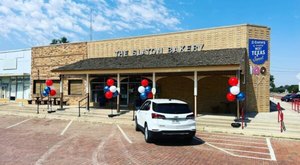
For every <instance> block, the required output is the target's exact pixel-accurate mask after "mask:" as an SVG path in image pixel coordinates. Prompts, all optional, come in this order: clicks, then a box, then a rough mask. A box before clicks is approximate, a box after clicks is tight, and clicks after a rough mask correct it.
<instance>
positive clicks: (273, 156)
mask: <svg viewBox="0 0 300 165" xmlns="http://www.w3.org/2000/svg"><path fill="white" fill-rule="evenodd" d="M266 141H267V144H268V148H269V151H270V155H271V159H272V160H274V161H276V156H275V152H274V150H273V148H272V144H271V141H270V138H266Z"/></svg>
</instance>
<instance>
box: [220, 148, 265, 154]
mask: <svg viewBox="0 0 300 165" xmlns="http://www.w3.org/2000/svg"><path fill="white" fill-rule="evenodd" d="M223 149H224V150H226V151H236V152H245V153H252V154H261V155H270V153H266V152H254V151H245V150H237V149H231V148H223Z"/></svg>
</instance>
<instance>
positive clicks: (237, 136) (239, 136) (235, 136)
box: [199, 133, 265, 142]
mask: <svg viewBox="0 0 300 165" xmlns="http://www.w3.org/2000/svg"><path fill="white" fill-rule="evenodd" d="M199 135H200V136H201V137H208V136H213V137H219V138H227V139H241V138H242V139H245V140H246V139H250V140H252V141H261V142H262V141H264V140H265V139H264V138H258V137H255V139H254V138H252V137H245V136H244V135H235V134H233V135H232V136H234V137H232V136H222V134H220V135H221V136H220V135H218V134H215V133H214V135H207V134H199ZM203 135H204V136H203Z"/></svg>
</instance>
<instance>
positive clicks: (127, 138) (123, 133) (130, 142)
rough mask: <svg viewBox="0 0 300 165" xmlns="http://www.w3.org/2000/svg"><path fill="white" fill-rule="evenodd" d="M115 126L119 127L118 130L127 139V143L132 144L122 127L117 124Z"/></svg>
mask: <svg viewBox="0 0 300 165" xmlns="http://www.w3.org/2000/svg"><path fill="white" fill-rule="evenodd" d="M117 127H118V128H119V130H120V131H121V133H122V134H123V136H124V138H125V139H126V140H127V141H128V143H130V144H132V141H131V140H130V139H129V138H128V136H127V135H126V134H125V132H124V131H123V130H122V128H121V127H120V126H119V125H118V124H117Z"/></svg>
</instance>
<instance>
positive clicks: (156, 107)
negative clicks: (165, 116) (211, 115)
mask: <svg viewBox="0 0 300 165" xmlns="http://www.w3.org/2000/svg"><path fill="white" fill-rule="evenodd" d="M153 111H155V112H159V113H170V114H182V113H191V112H192V111H191V110H190V108H189V106H188V105H187V104H176V103H165V104H156V103H153Z"/></svg>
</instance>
